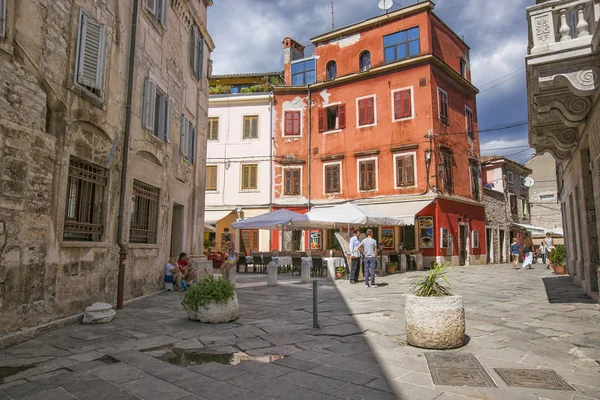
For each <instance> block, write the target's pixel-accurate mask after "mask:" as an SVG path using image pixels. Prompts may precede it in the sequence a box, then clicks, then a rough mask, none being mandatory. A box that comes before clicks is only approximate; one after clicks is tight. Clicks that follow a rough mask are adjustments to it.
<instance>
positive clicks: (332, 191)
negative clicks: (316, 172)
mask: <svg viewBox="0 0 600 400" xmlns="http://www.w3.org/2000/svg"><path fill="white" fill-rule="evenodd" d="M333 166H337V168H338V190H337V191H334V190H331V191H328V190H327V183H328V182H327V168H328V167H333ZM342 185H343V179H342V161H332V162H328V163H323V195H324V196H328V195H336V194H342V192H343V188H342Z"/></svg>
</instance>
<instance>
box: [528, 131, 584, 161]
mask: <svg viewBox="0 0 600 400" xmlns="http://www.w3.org/2000/svg"><path fill="white" fill-rule="evenodd" d="M533 134H534V141H533V143H532V144H533V147H534V148H535V149H536V152H537V153H539V154H542V153H544V152H549V153H550V154H552V156H553V157H554V158H555V159H557V160H559V161H564V160H566V159H567V158H569V157H570V156H571V154H572V151H573V150H574V149H575V148H576V147H577V140H578V139H579V134H578V133H577V130H575V129H570V128H568V129H565V128H564V126H563V127H560V126H559V127H554V128H552V127H547V128H537V129H536V130H535V131H533Z"/></svg>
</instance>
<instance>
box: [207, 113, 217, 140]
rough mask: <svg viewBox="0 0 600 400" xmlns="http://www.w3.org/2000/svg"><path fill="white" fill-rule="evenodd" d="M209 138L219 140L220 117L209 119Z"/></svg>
mask: <svg viewBox="0 0 600 400" xmlns="http://www.w3.org/2000/svg"><path fill="white" fill-rule="evenodd" d="M208 139H209V140H219V118H209V119H208Z"/></svg>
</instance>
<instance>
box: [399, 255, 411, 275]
mask: <svg viewBox="0 0 600 400" xmlns="http://www.w3.org/2000/svg"><path fill="white" fill-rule="evenodd" d="M408 257H409V256H408V254H400V272H406V270H407V269H408V262H407V261H406V259H407V258H408Z"/></svg>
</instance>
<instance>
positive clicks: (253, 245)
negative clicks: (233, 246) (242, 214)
mask: <svg viewBox="0 0 600 400" xmlns="http://www.w3.org/2000/svg"><path fill="white" fill-rule="evenodd" d="M241 235H242V244H243V246H244V248H243V249H241V250H243V251H244V252H245V253H246V255H247V256H249V255H250V254H251V252H252V251H258V229H242V230H241Z"/></svg>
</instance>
